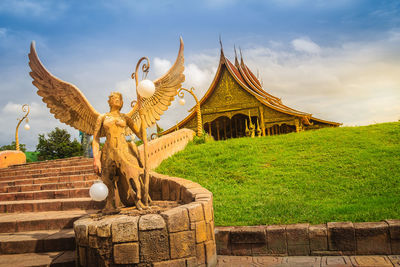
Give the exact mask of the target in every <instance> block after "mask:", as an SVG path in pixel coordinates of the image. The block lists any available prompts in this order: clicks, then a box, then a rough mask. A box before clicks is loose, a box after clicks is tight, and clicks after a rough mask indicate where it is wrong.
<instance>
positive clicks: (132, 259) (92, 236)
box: [74, 172, 217, 267]
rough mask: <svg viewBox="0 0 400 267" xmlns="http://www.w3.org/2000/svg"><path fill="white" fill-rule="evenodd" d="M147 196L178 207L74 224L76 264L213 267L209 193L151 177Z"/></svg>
mask: <svg viewBox="0 0 400 267" xmlns="http://www.w3.org/2000/svg"><path fill="white" fill-rule="evenodd" d="M150 196H151V198H152V199H153V201H159V200H165V201H176V202H177V203H179V204H180V205H179V206H177V207H174V208H171V209H167V210H165V211H163V212H160V213H159V214H144V215H129V214H125V215H111V216H103V217H101V216H100V217H90V216H87V217H84V218H81V219H79V220H77V221H76V222H75V223H74V230H75V237H76V244H77V250H76V251H77V254H78V255H77V256H78V257H77V258H78V264H80V266H88V265H89V263H90V264H91V266H96V265H99V266H103V265H106V266H108V265H114V264H125V265H128V264H131V265H132V264H139V265H138V266H142V265H141V264H143V266H147V265H146V264H148V265H149V266H150V264H152V265H151V266H158V267H160V266H185V267H189V266H216V263H217V254H216V246H215V236H214V211H213V205H212V193H211V192H210V191H208V190H207V189H205V188H203V187H201V186H200V185H199V184H197V183H194V182H191V181H188V180H185V179H182V178H175V177H169V176H165V175H161V174H158V173H155V172H151V173H150ZM131 265H129V266H131ZM118 266H120V265H118ZM135 266H136V265H135Z"/></svg>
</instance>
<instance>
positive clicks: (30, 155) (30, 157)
mask: <svg viewBox="0 0 400 267" xmlns="http://www.w3.org/2000/svg"><path fill="white" fill-rule="evenodd" d="M38 154H39V152H32V151H26V152H25V156H26V162H35V161H38V158H37V156H38Z"/></svg>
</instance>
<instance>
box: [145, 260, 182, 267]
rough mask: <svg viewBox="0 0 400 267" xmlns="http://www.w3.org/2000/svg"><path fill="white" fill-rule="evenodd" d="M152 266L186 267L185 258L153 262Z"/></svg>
mask: <svg viewBox="0 0 400 267" xmlns="http://www.w3.org/2000/svg"><path fill="white" fill-rule="evenodd" d="M153 267H186V259H177V260H170V261H160V262H154V263H153Z"/></svg>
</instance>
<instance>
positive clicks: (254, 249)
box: [249, 243, 268, 256]
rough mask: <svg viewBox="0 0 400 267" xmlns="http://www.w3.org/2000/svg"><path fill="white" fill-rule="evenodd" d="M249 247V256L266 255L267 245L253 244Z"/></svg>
mask: <svg viewBox="0 0 400 267" xmlns="http://www.w3.org/2000/svg"><path fill="white" fill-rule="evenodd" d="M249 245H251V255H254V256H261V255H267V254H268V248H267V243H255V244H249Z"/></svg>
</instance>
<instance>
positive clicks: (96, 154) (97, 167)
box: [92, 115, 104, 175]
mask: <svg viewBox="0 0 400 267" xmlns="http://www.w3.org/2000/svg"><path fill="white" fill-rule="evenodd" d="M103 120H104V116H103V115H100V116H99V117H98V118H97V121H96V126H95V129H94V134H93V142H92V148H93V165H94V166H93V167H94V171H95V172H96V173H97V174H99V175H100V174H101V161H100V149H99V143H100V132H101V126H102V125H103Z"/></svg>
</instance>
